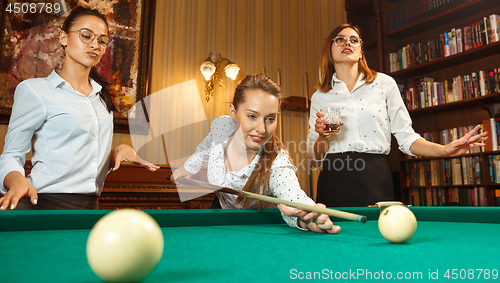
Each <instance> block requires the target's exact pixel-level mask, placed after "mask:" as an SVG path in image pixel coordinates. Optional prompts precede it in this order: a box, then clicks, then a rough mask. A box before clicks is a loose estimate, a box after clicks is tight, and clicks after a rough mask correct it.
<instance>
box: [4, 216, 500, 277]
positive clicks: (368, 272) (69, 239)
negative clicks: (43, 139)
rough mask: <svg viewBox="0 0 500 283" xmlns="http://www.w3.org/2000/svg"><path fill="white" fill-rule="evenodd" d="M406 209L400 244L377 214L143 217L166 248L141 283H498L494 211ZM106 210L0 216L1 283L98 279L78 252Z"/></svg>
mask: <svg viewBox="0 0 500 283" xmlns="http://www.w3.org/2000/svg"><path fill="white" fill-rule="evenodd" d="M411 209H412V211H413V212H414V214H415V216H416V217H417V220H418V227H417V232H416V234H415V236H414V237H413V239H411V240H410V241H409V242H408V243H406V244H391V243H389V242H387V241H386V240H385V239H384V238H383V237H382V236H381V235H380V233H379V231H378V226H377V225H378V224H377V221H376V220H377V218H378V214H379V210H378V208H345V209H344V210H346V211H351V212H354V213H359V214H363V215H366V216H367V217H368V219H369V221H368V222H367V223H365V224H362V223H359V222H352V221H341V220H339V219H334V220H335V222H336V223H337V224H338V225H340V226H341V227H342V231H341V232H340V233H339V234H337V235H324V234H317V233H312V232H304V231H300V230H298V229H292V228H289V227H288V226H287V225H286V224H284V222H283V221H282V219H281V216H280V214H279V211H277V210H276V209H267V210H263V211H253V210H161V211H158V210H145V212H147V213H149V214H150V215H151V216H153V217H154V218H155V219H156V220H157V222H158V223H159V224H160V226H161V227H162V232H163V236H164V240H165V248H164V252H163V257H162V259H161V261H160V262H159V264H158V265H157V266H156V268H155V269H154V270H153V271H152V272H151V273H150V274H149V275H148V276H147V277H146V278H144V279H143V280H142V281H141V282H145V283H147V282H288V281H304V280H305V281H308V280H307V279H308V278H311V279H314V278H315V279H316V280H318V281H324V280H326V281H332V280H337V281H346V280H347V281H354V280H356V281H367V280H370V279H372V280H377V281H381V280H382V281H386V280H398V277H400V278H402V279H401V280H404V281H410V282H426V281H428V282H436V281H463V280H466V281H471V280H470V278H474V280H478V279H482V281H487V282H498V281H500V276H499V274H498V271H499V270H500V207H412V208H411ZM109 212H110V211H6V212H2V213H0V282H102V281H101V280H100V279H99V278H98V277H97V276H96V275H95V274H94V273H93V272H92V270H91V269H90V267H89V265H88V263H87V259H86V254H85V247H86V241H87V237H88V235H89V233H90V229H91V228H92V226H93V225H94V224H95V222H96V221H97V220H98V219H99V218H100V217H102V216H103V215H105V214H106V213H109ZM495 271H496V272H495ZM495 274H496V275H495ZM447 275H448V278H447V277H446V276H447ZM389 277H390V279H389ZM405 277H406V279H405ZM430 277H432V278H436V277H437V279H430ZM453 277H456V279H453ZM488 278H489V279H488ZM495 278H496V279H495Z"/></svg>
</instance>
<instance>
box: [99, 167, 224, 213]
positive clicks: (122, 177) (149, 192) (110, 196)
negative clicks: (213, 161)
mask: <svg viewBox="0 0 500 283" xmlns="http://www.w3.org/2000/svg"><path fill="white" fill-rule="evenodd" d="M171 174H172V170H171V168H170V167H164V166H162V167H161V168H160V169H159V170H157V171H156V172H150V171H148V170H146V169H144V168H142V167H140V166H138V165H129V164H122V165H121V166H120V168H119V169H118V170H117V171H115V172H111V173H109V175H108V176H107V178H106V182H105V183H104V189H103V191H102V194H101V196H100V197H99V206H100V207H101V209H118V208H137V209H184V208H210V206H211V205H212V201H213V199H214V194H209V195H205V194H202V193H200V191H198V190H196V189H194V188H177V186H176V185H175V184H173V183H172V182H171V181H170V180H169V176H170V175H171ZM205 175H206V174H205ZM195 177H196V176H195Z"/></svg>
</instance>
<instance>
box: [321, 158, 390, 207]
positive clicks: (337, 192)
mask: <svg viewBox="0 0 500 283" xmlns="http://www.w3.org/2000/svg"><path fill="white" fill-rule="evenodd" d="M393 199H394V185H393V182H392V175H391V170H390V168H389V163H388V162H387V156H386V155H384V154H370V153H359V152H348V153H330V154H328V155H327V156H326V158H325V160H323V165H322V168H321V172H320V174H319V178H318V189H317V197H316V202H318V203H323V204H325V205H326V206H328V207H341V206H367V205H370V204H375V203H376V202H378V201H387V200H393Z"/></svg>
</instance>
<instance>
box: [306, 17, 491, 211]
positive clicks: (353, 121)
mask: <svg viewBox="0 0 500 283" xmlns="http://www.w3.org/2000/svg"><path fill="white" fill-rule="evenodd" d="M316 88H317V91H316V92H315V93H314V95H313V96H312V98H311V112H310V113H311V114H310V117H309V125H310V129H309V136H308V141H307V142H308V158H309V160H310V163H311V165H312V166H314V167H319V166H321V167H322V169H321V172H320V175H319V179H318V187H317V198H316V201H317V202H321V203H324V204H326V205H327V206H366V205H370V204H375V203H376V202H378V201H384V200H393V199H394V188H393V183H392V176H391V171H390V168H389V164H388V162H387V158H386V155H387V154H389V152H390V149H391V134H393V135H394V136H395V138H396V140H397V142H398V145H399V150H401V151H402V152H404V153H405V154H408V155H412V156H413V155H423V156H432V157H440V156H455V155H459V154H463V153H465V152H466V151H467V150H469V149H470V148H472V147H475V146H481V145H483V144H480V143H478V142H480V141H484V140H485V139H486V133H482V134H480V135H475V136H474V133H475V132H477V131H478V130H479V126H477V127H475V128H474V129H473V130H472V131H471V132H469V133H468V134H466V135H465V136H464V137H462V138H460V139H459V140H456V141H454V142H451V143H450V144H448V145H446V146H444V145H439V144H436V143H432V142H429V141H426V140H425V139H423V138H422V137H421V136H420V135H419V134H417V133H415V131H414V130H413V128H412V122H411V118H410V115H409V113H408V111H407V109H406V107H405V105H404V103H403V100H402V98H401V94H400V92H399V89H398V87H397V84H396V82H395V81H394V79H393V78H391V77H390V76H388V75H386V74H383V73H377V72H376V71H374V70H371V69H370V68H369V67H368V65H367V63H366V60H365V58H364V52H363V40H362V38H361V34H360V32H359V29H358V28H357V27H356V26H352V25H349V24H343V25H340V26H338V27H337V28H335V29H334V30H333V31H332V32H331V33H330V35H329V36H328V38H327V39H326V41H325V45H324V46H323V51H322V54H321V58H320V66H319V82H318V84H317V85H316ZM326 107H333V108H338V109H339V111H340V116H341V121H342V126H341V127H340V130H339V131H338V132H337V133H329V132H328V131H326V130H325V128H326V125H325V124H326V120H325V113H324V112H323V111H321V109H325V108H326Z"/></svg>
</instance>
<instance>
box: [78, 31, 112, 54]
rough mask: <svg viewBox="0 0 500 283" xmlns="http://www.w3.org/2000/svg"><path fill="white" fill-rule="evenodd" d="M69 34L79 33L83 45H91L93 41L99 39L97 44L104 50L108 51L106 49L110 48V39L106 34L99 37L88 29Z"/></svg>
mask: <svg viewBox="0 0 500 283" xmlns="http://www.w3.org/2000/svg"><path fill="white" fill-rule="evenodd" d="M69 32H78V33H79V35H80V40H81V41H82V42H83V43H91V42H92V41H94V38H96V37H97V43H98V44H99V46H100V47H101V48H102V49H106V47H107V46H108V41H109V37H108V36H107V35H104V34H102V35H97V34H95V33H94V32H93V31H91V30H89V29H86V28H83V29H79V30H72V31H69Z"/></svg>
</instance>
